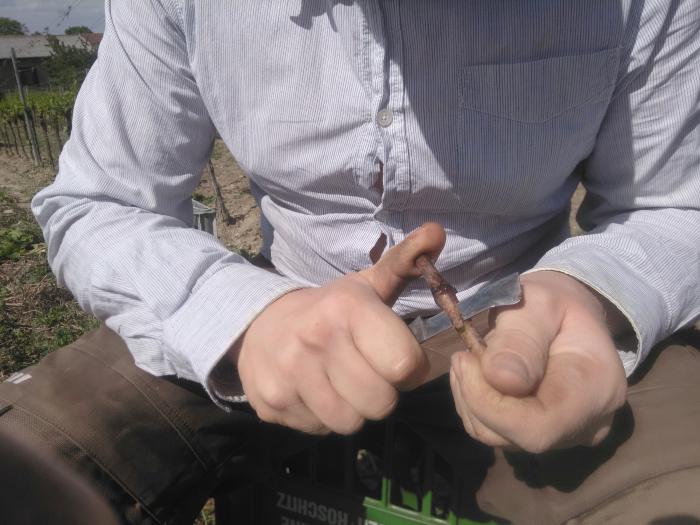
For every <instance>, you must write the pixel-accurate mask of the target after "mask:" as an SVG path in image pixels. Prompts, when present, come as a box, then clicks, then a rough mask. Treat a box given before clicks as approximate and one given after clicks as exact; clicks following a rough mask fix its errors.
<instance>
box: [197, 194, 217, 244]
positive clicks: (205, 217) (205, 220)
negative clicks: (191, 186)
mask: <svg viewBox="0 0 700 525" xmlns="http://www.w3.org/2000/svg"><path fill="white" fill-rule="evenodd" d="M192 214H193V221H192V227H193V228H194V229H196V230H202V231H204V232H207V233H211V234H212V235H213V236H214V237H216V236H217V234H216V210H215V209H213V208H210V207H209V206H207V205H205V204H202V203H201V202H199V201H196V200H194V199H192Z"/></svg>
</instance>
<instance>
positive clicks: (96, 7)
mask: <svg viewBox="0 0 700 525" xmlns="http://www.w3.org/2000/svg"><path fill="white" fill-rule="evenodd" d="M69 8H70V13H69V14H68V16H65V14H66V13H67V12H68V11H69ZM1 16H4V17H7V18H14V19H15V20H19V21H20V22H22V23H23V24H24V25H26V26H27V29H29V32H30V33H33V32H34V31H40V32H42V33H43V32H44V31H45V30H46V27H48V28H49V33H51V34H54V35H62V34H63V32H64V31H65V29H66V28H67V27H70V26H88V27H89V28H90V29H92V30H93V31H95V32H98V33H101V32H102V31H103V30H104V23H105V22H104V0H0V17H1Z"/></svg>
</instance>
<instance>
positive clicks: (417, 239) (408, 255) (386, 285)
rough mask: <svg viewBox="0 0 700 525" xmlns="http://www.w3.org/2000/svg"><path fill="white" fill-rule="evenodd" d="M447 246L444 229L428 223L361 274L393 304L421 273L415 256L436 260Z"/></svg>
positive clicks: (388, 303) (381, 295)
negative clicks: (410, 282)
mask: <svg viewBox="0 0 700 525" xmlns="http://www.w3.org/2000/svg"><path fill="white" fill-rule="evenodd" d="M444 246H445V230H444V228H443V227H442V226H441V225H439V224H436V223H434V222H428V223H425V224H423V225H422V226H421V227H420V228H418V229H416V230H413V231H412V232H411V233H410V234H409V235H408V236H406V238H405V239H404V240H403V241H401V242H400V243H399V244H397V245H396V246H394V247H393V248H391V249H389V250H388V251H387V252H386V253H385V254H384V255H382V258H381V259H379V261H377V263H376V264H375V265H374V266H372V267H370V268H367V269H366V270H362V271H361V272H359V273H360V275H361V276H362V277H364V278H365V279H366V280H367V281H368V282H369V283H370V285H371V286H372V288H373V289H374V291H375V292H376V293H377V295H378V296H379V297H380V298H381V300H382V301H384V302H385V303H386V304H387V305H390V306H391V305H392V304H394V302H395V301H396V299H397V298H398V296H399V294H401V291H402V290H403V289H404V287H405V286H406V284H408V282H409V281H410V280H412V279H415V278H416V277H419V276H420V272H419V271H418V269H417V268H416V259H417V258H418V257H419V256H420V255H423V254H426V255H428V257H430V258H431V259H432V260H435V259H437V257H438V255H440V252H441V251H442V248H443V247H444Z"/></svg>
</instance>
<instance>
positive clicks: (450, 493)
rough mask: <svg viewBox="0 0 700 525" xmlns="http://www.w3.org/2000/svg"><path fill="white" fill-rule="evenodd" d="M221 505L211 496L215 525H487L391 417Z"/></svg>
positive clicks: (418, 441) (295, 459)
mask: <svg viewBox="0 0 700 525" xmlns="http://www.w3.org/2000/svg"><path fill="white" fill-rule="evenodd" d="M460 470H461V469H460ZM229 504H230V505H231V507H230V508H229V509H224V508H220V506H222V505H226V501H225V499H221V498H217V502H216V507H217V524H218V525H234V524H235V525H272V524H279V525H415V524H423V525H477V524H479V525H483V524H487V523H488V524H494V522H493V521H490V520H489V518H488V517H487V516H484V515H483V514H481V513H480V512H479V511H478V509H477V508H476V505H475V502H474V493H473V489H471V488H469V484H468V483H466V484H465V483H464V479H463V478H462V477H461V475H460V473H459V472H456V469H454V468H453V465H451V464H450V461H449V460H448V459H446V458H444V457H442V456H441V455H440V454H439V453H438V452H437V451H436V450H434V449H433V448H432V447H431V446H430V445H429V444H428V442H426V441H425V440H423V439H422V438H421V436H419V435H418V434H417V433H416V432H414V431H413V430H412V428H411V427H410V426H408V425H405V424H402V423H400V422H397V421H393V420H388V421H387V422H383V423H373V424H368V425H367V426H366V427H365V428H364V429H363V431H362V432H360V433H359V434H357V435H355V436H351V437H338V436H336V437H329V438H324V439H322V440H320V441H319V442H318V443H316V444H315V445H314V446H313V447H311V448H309V449H307V450H304V451H302V452H300V453H297V454H295V455H293V456H291V457H289V458H288V459H287V460H286V461H285V462H284V464H283V465H282V468H281V469H280V470H279V471H278V473H277V474H276V475H275V476H274V477H272V478H271V479H270V480H269V481H267V482H265V483H263V484H261V485H259V486H257V487H255V489H253V491H252V493H248V494H245V495H243V496H242V497H241V495H240V494H239V497H238V502H237V504H236V503H232V502H231V501H229Z"/></svg>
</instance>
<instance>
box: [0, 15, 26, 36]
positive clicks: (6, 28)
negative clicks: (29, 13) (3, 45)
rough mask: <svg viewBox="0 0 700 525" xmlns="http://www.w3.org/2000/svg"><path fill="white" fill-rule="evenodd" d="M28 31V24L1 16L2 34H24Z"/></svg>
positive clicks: (0, 30) (0, 31) (0, 29)
mask: <svg viewBox="0 0 700 525" xmlns="http://www.w3.org/2000/svg"><path fill="white" fill-rule="evenodd" d="M26 32H27V26H25V25H24V24H23V23H22V22H18V21H17V20H14V19H12V18H6V17H4V16H0V35H23V34H24V33H26Z"/></svg>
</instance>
